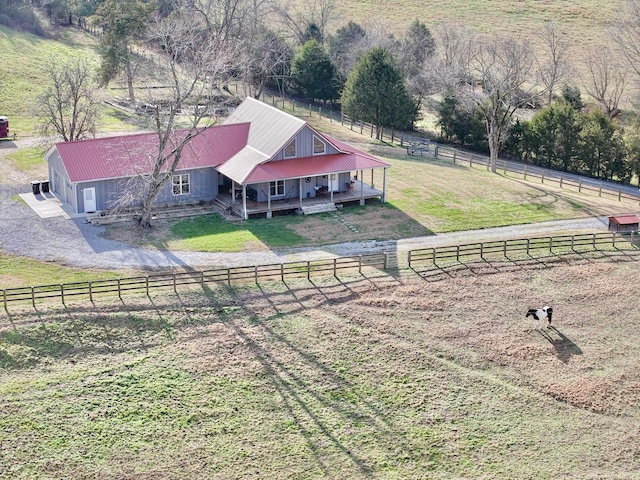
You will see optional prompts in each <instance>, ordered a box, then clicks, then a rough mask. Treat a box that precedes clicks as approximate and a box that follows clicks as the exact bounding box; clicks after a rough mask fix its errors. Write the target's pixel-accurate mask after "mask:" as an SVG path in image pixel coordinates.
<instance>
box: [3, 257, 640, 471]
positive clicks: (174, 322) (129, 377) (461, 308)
mask: <svg viewBox="0 0 640 480" xmlns="http://www.w3.org/2000/svg"><path fill="white" fill-rule="evenodd" d="M636 277H637V259H635V258H633V259H628V258H627V257H625V255H620V254H615V253H611V254H609V255H607V256H606V257H602V256H600V255H599V254H584V255H574V256H573V257H567V258H564V259H559V258H557V257H547V258H538V259H535V260H529V261H524V262H522V263H514V262H483V263H479V264H469V265H466V266H465V268H459V266H455V267H454V268H452V269H447V271H443V270H435V271H429V272H427V271H424V272H415V273H410V272H403V273H398V274H397V275H393V276H391V275H387V274H384V273H382V272H375V271H366V272H365V273H364V275H363V276H354V277H352V276H341V277H340V278H334V277H327V278H314V279H313V281H312V282H309V281H306V280H292V281H287V283H286V284H284V283H280V282H273V283H264V284H261V285H259V286H249V285H246V286H236V287H233V288H229V287H224V286H215V285H208V286H207V287H206V289H205V291H201V292H198V291H192V290H190V291H179V292H178V293H177V294H173V293H167V294H163V295H157V296H153V297H139V298H136V297H127V298H126V299H124V300H123V301H122V302H121V303H120V302H118V303H108V302H107V303H98V304H96V305H92V306H83V305H82V304H75V305H70V306H68V307H67V308H66V309H56V308H45V309H43V308H39V310H38V311H37V312H34V311H31V310H24V311H21V312H14V313H12V314H11V315H10V316H7V315H4V316H0V406H1V407H2V411H4V412H6V413H7V415H3V416H2V417H0V425H1V427H0V444H2V445H3V447H2V448H3V458H4V459H5V461H3V462H2V463H1V464H0V476H3V477H6V478H13V479H29V478H41V477H43V476H44V477H49V478H85V477H90V476H93V477H96V476H99V477H101V478H122V477H130V478H137V479H141V480H144V479H152V478H159V477H161V478H166V479H186V480H188V479H196V478H198V479H199V478H225V479H233V478H247V477H256V478H299V479H313V478H335V479H342V478H344V479H347V478H349V479H360V478H362V479H369V478H403V479H413V478H415V479H418V478H425V477H426V478H433V479H450V478H493V479H513V478H531V479H548V478H633V476H634V475H635V473H634V472H636V471H637V470H638V468H640V460H639V458H640V455H638V454H639V453H640V451H639V450H638V445H639V444H640V441H639V440H640V439H639V438H638V431H639V430H638V426H639V425H640V423H639V422H640V412H639V411H638V400H639V398H638V395H639V393H638V390H637V384H638V383H637V382H638V380H640V378H639V377H638V372H637V369H636V368H635V365H636V364H637V359H638V353H639V350H638V348H637V345H635V344H634V343H633V342H632V341H630V340H629V339H630V338H632V337H633V334H632V332H634V331H635V330H636V329H637V327H638V322H640V317H638V313H637V310H636V309H634V308H633V305H634V304H633V302H634V299H633V298H634V297H633V295H632V294H631V292H632V291H633V288H634V286H633V285H635V282H634V281H633V280H632V279H633V278H636ZM584 278H589V280H590V288H589V292H588V295H587V293H586V292H585V289H584V285H583V282H584ZM614 287H615V288H614ZM613 292H619V295H620V296H619V303H620V304H619V305H618V306H619V308H620V309H621V311H622V310H624V311H625V312H626V315H624V316H621V315H611V314H610V311H609V309H610V304H609V302H606V301H602V300H603V299H605V298H608V297H610V296H611V295H612V293H613ZM478 293H481V295H479V294H478ZM456 299H457V300H456ZM542 299H545V300H549V301H550V302H551V303H552V304H553V306H554V310H555V314H556V315H555V316H554V317H555V321H556V328H557V330H549V331H548V335H549V338H546V337H545V336H544V335H543V334H542V333H540V332H537V331H535V330H533V328H532V325H530V324H529V323H525V321H524V312H525V311H526V307H527V306H528V305H529V304H530V302H531V304H534V303H535V304H537V303H536V302H540V301H543V300H542ZM587 299H591V300H587ZM487 311H491V312H493V314H492V315H487V314H486V312H487ZM586 316H588V317H589V318H590V319H591V320H593V319H601V318H602V319H604V318H606V319H607V321H606V322H604V321H603V322H598V325H593V321H589V322H585V321H584V320H583V319H584V318H586Z"/></svg>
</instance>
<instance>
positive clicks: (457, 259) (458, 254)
mask: <svg viewBox="0 0 640 480" xmlns="http://www.w3.org/2000/svg"><path fill="white" fill-rule="evenodd" d="M456 262H460V245H456Z"/></svg>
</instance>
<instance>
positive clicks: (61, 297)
mask: <svg viewBox="0 0 640 480" xmlns="http://www.w3.org/2000/svg"><path fill="white" fill-rule="evenodd" d="M60 300H61V301H62V304H63V305H66V303H64V283H61V284H60Z"/></svg>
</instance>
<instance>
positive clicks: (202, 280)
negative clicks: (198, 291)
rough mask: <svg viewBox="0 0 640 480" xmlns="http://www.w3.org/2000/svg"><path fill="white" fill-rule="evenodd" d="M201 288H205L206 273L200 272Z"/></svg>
mask: <svg viewBox="0 0 640 480" xmlns="http://www.w3.org/2000/svg"><path fill="white" fill-rule="evenodd" d="M200 286H201V287H202V288H204V272H200Z"/></svg>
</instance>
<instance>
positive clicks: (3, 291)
mask: <svg viewBox="0 0 640 480" xmlns="http://www.w3.org/2000/svg"><path fill="white" fill-rule="evenodd" d="M2 303H3V304H4V310H5V311H7V290H6V289H4V288H3V289H2Z"/></svg>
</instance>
